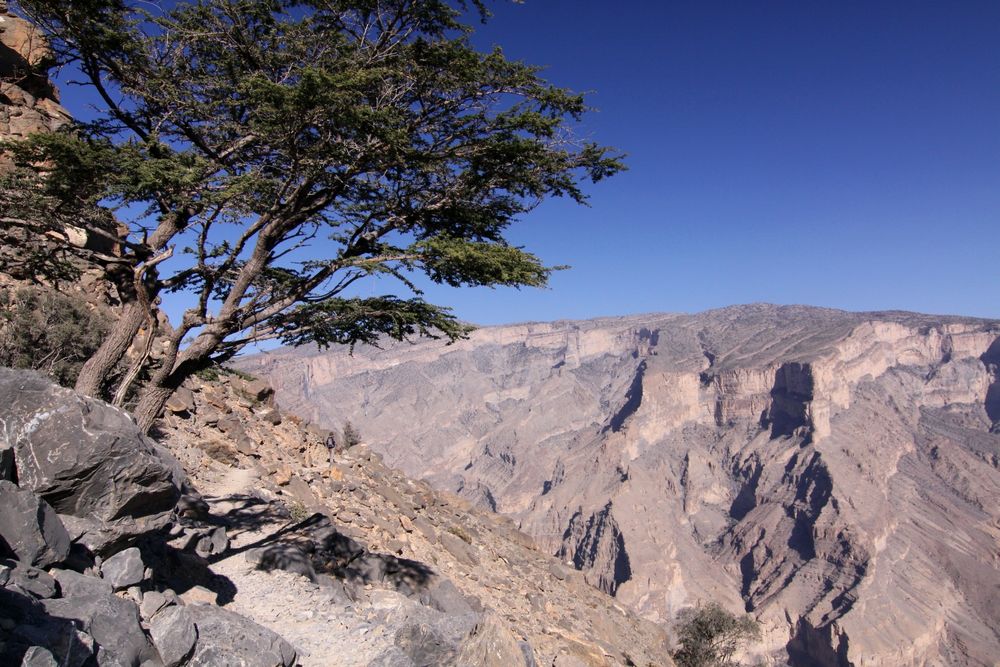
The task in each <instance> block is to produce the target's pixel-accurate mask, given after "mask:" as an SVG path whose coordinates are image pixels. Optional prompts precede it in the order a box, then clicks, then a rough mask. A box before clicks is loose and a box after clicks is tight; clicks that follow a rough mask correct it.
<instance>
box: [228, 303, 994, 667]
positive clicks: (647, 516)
mask: <svg viewBox="0 0 1000 667" xmlns="http://www.w3.org/2000/svg"><path fill="white" fill-rule="evenodd" d="M243 363H244V367H245V368H247V369H251V370H252V371H253V372H255V373H258V374H261V375H266V376H267V377H268V378H269V379H270V380H271V382H272V384H273V385H274V386H275V387H276V390H277V397H278V401H279V403H280V404H282V405H283V406H287V407H289V408H291V409H293V410H295V411H297V412H300V413H303V414H306V415H308V416H309V417H310V418H312V419H314V420H316V421H319V422H320V423H322V424H324V425H325V426H327V427H329V428H336V427H338V426H339V425H341V424H343V423H344V422H345V421H347V420H350V421H351V422H352V423H353V424H354V425H355V426H357V427H359V429H360V430H361V432H362V434H363V435H364V436H365V438H366V440H367V441H368V442H369V443H370V444H371V446H372V447H373V448H374V449H375V450H377V451H379V452H380V453H382V455H383V456H384V457H385V459H386V461H387V463H389V464H390V465H395V466H399V467H401V468H402V469H403V470H404V471H406V472H407V473H409V474H412V475H417V476H423V477H425V478H427V479H428V480H430V481H431V482H432V483H433V484H435V485H437V486H439V487H442V488H446V489H449V490H452V491H456V492H458V493H460V494H462V495H464V496H466V497H467V498H469V499H471V500H473V501H475V502H476V503H478V504H480V505H482V506H485V507H488V508H491V509H495V510H496V511H499V512H503V513H506V514H508V515H510V516H512V517H513V518H515V520H516V521H517V522H518V525H519V526H520V527H521V528H522V529H523V530H525V531H526V532H528V533H530V534H531V535H532V536H533V537H534V538H535V540H536V541H537V542H538V543H539V544H540V545H541V547H542V548H543V549H544V550H546V551H548V552H549V553H553V554H558V555H560V557H562V558H565V559H567V560H569V561H571V562H573V563H574V564H575V565H576V566H577V567H579V568H580V569H582V570H583V572H584V573H585V576H586V577H587V579H588V580H589V581H591V582H592V583H593V584H595V585H597V586H599V587H601V588H602V589H604V590H606V591H608V592H613V593H614V594H615V595H616V596H617V598H618V599H619V600H621V601H623V602H625V603H627V604H628V605H629V606H631V607H632V608H633V609H636V610H637V611H639V612H641V613H642V614H643V615H645V616H646V617H647V618H650V619H652V620H657V621H662V622H668V621H669V620H670V619H672V618H673V617H674V616H675V615H676V614H677V612H678V611H680V610H681V609H683V608H685V607H687V606H689V605H692V604H694V603H696V602H698V601H699V600H717V601H720V602H723V603H724V604H726V605H728V606H729V607H730V608H731V609H733V610H734V611H736V610H743V609H745V610H747V611H750V612H751V613H753V614H754V615H756V616H757V617H758V618H760V619H761V620H762V621H763V622H764V626H765V634H764V637H763V640H762V641H761V642H760V644H759V645H758V646H756V647H755V649H754V651H755V653H756V654H757V657H759V658H761V659H764V660H769V661H772V662H775V663H777V664H780V663H781V662H782V661H787V662H789V663H790V664H792V665H813V664H819V665H848V664H855V665H886V666H888V665H908V664H912V665H922V664H955V665H964V664H972V665H991V664H993V662H992V661H993V660H994V658H995V656H996V655H1000V636H998V630H997V629H998V628H1000V610H998V608H997V607H996V605H995V604H994V603H993V602H992V600H994V599H995V597H996V596H995V595H994V594H993V593H994V592H995V591H996V590H998V586H1000V574H998V572H1000V569H998V565H1000V561H998V560H997V558H998V556H997V554H998V553H1000V551H998V545H1000V505H998V502H997V498H1000V476H998V474H997V466H998V458H1000V434H998V431H1000V428H998V425H997V424H998V419H1000V384H998V378H1000V375H998V373H1000V370H998V369H1000V323H997V322H990V321H983V320H976V319H971V318H956V317H933V316H926V315H917V314H912V313H899V312H887V313H846V312H841V311H833V310H825V309H815V308H806V307H776V306H768V305H754V306H741V307H733V308H726V309H721V310H717V311H710V312H707V313H703V314H700V315H694V316H689V315H649V316H635V317H626V318H607V319H602V320H593V321H587V322H557V323H550V324H524V325H516V326H507V327H491V328H486V329H482V330H480V331H477V332H476V333H474V334H473V336H472V337H471V339H469V340H468V341H463V342H459V343H456V344H455V345H452V346H448V347H446V346H443V345H441V344H438V343H431V342H422V343H418V344H415V345H409V344H403V345H388V346H386V348H385V349H382V350H371V349H368V350H360V349H359V350H356V351H355V353H354V355H353V356H350V355H348V354H347V353H346V352H343V351H337V350H330V351H326V352H319V351H315V350H298V351H275V352H272V353H268V354H265V355H261V356H259V357H255V358H252V359H248V360H246V361H245V362H243Z"/></svg>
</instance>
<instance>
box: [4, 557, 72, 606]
mask: <svg viewBox="0 0 1000 667" xmlns="http://www.w3.org/2000/svg"><path fill="white" fill-rule="evenodd" d="M7 564H8V565H13V567H12V568H9V569H8V570H7V581H5V582H4V585H5V586H9V587H11V588H14V589H16V590H20V591H21V592H24V593H30V594H31V595H32V596H34V597H36V598H52V597H55V596H56V595H57V594H58V593H59V587H58V585H57V584H56V580H55V579H53V578H52V576H51V575H49V573H48V572H46V571H45V570H39V569H38V568H37V567H31V566H30V565H27V564H26V563H14V562H13V561H7ZM53 571H54V572H55V571H57V570H53Z"/></svg>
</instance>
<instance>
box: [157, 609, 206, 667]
mask: <svg viewBox="0 0 1000 667" xmlns="http://www.w3.org/2000/svg"><path fill="white" fill-rule="evenodd" d="M149 635H150V637H152V639H153V646H155V647H156V651H157V653H159V654H160V659H161V660H163V665H164V667H176V665H180V664H183V663H184V661H185V659H186V658H187V657H188V656H189V655H190V654H191V650H192V649H193V648H194V644H195V642H196V641H197V639H198V631H197V630H196V629H195V627H194V620H193V619H192V617H191V611H190V610H189V609H188V608H187V607H170V608H169V609H165V610H163V611H162V612H160V613H159V614H156V616H154V617H153V619H152V620H151V621H150V623H149Z"/></svg>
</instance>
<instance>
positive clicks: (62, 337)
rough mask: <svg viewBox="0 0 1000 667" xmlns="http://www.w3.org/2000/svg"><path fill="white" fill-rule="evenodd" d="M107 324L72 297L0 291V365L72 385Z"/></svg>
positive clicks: (33, 290) (37, 291)
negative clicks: (30, 370) (39, 374)
mask: <svg viewBox="0 0 1000 667" xmlns="http://www.w3.org/2000/svg"><path fill="white" fill-rule="evenodd" d="M108 325H109V322H108V319H107V318H106V317H104V316H102V315H100V314H98V313H97V312H96V311H94V310H92V309H91V308H88V307H87V305H86V304H85V303H81V300H80V299H79V298H78V297H72V296H69V295H65V294H60V293H58V292H55V291H52V290H47V289H43V288H28V287H23V288H20V289H10V288H7V289H2V290H0V366H11V367H13V368H30V369H34V370H38V371H41V372H42V373H45V374H46V375H48V376H50V377H51V378H52V379H54V380H55V381H56V382H58V383H59V384H61V385H63V386H72V385H73V382H74V381H75V380H76V376H77V374H78V373H79V372H80V367H81V366H82V365H83V362H84V361H86V359H87V358H88V357H89V356H90V355H91V354H93V353H94V351H95V350H96V349H97V348H98V347H99V346H100V344H101V341H102V339H103V338H104V335H105V333H106V332H107V330H108Z"/></svg>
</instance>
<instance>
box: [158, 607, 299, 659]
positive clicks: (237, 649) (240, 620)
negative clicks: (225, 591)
mask: <svg viewBox="0 0 1000 667" xmlns="http://www.w3.org/2000/svg"><path fill="white" fill-rule="evenodd" d="M172 609H173V608H172ZM176 609H178V610H180V612H175V613H181V614H183V615H186V616H187V617H188V618H189V619H190V620H191V621H192V622H193V623H194V626H195V629H196V630H197V633H198V641H197V643H196V644H195V647H194V652H193V653H191V657H190V659H189V661H188V662H187V663H185V664H186V665H190V666H191V667H237V666H239V667H291V666H292V665H294V664H295V661H296V654H295V649H293V648H292V646H291V644H289V643H288V642H286V641H285V640H284V639H282V638H281V637H279V636H278V635H276V634H275V633H274V632H271V631H270V630H268V629H267V628H264V627H262V626H260V625H257V624H256V623H254V622H253V621H251V620H250V619H248V618H245V617H243V616H240V615H239V614H236V613H233V612H231V611H228V610H226V609H222V608H221V607H215V606H212V605H193V606H187V607H176ZM169 611H171V609H168V610H167V611H165V612H160V613H161V614H165V613H167V612H169ZM154 620H155V619H154Z"/></svg>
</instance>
